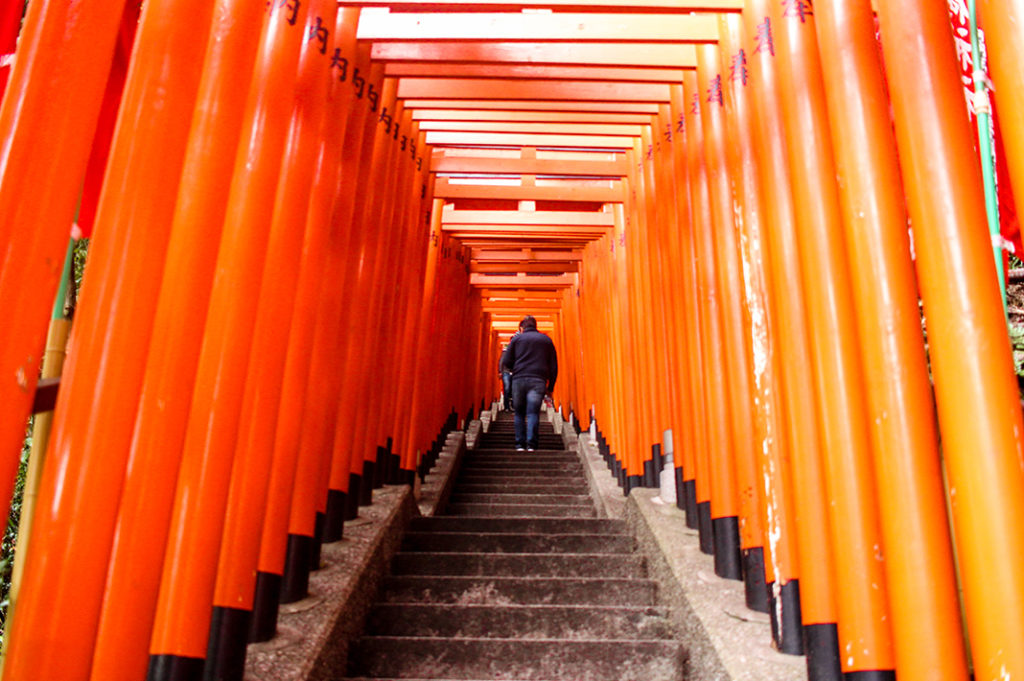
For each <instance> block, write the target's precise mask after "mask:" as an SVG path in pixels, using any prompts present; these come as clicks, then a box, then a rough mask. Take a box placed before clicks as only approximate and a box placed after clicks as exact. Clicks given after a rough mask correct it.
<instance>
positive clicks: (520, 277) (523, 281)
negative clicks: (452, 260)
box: [469, 274, 576, 289]
mask: <svg viewBox="0 0 1024 681" xmlns="http://www.w3.org/2000/svg"><path fill="white" fill-rule="evenodd" d="M574 283H576V281H575V277H573V276H572V275H571V274H562V275H552V276H545V275H528V274H517V275H515V276H503V275H500V274H498V275H490V274H470V275H469V285H470V286H483V287H494V288H504V287H506V286H507V287H510V288H524V287H529V288H533V289H542V288H563V287H565V286H572V285H573V284H574Z"/></svg>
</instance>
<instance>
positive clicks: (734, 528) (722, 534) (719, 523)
mask: <svg viewBox="0 0 1024 681" xmlns="http://www.w3.org/2000/svg"><path fill="white" fill-rule="evenodd" d="M711 525H712V527H713V528H714V535H715V574H716V575H718V576H719V577H721V578H723V579H743V561H742V559H741V558H740V519H739V518H737V517H736V516H734V515H731V516H725V517H724V518H714V519H713V520H712V521H711Z"/></svg>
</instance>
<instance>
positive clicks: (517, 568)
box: [391, 551, 647, 578]
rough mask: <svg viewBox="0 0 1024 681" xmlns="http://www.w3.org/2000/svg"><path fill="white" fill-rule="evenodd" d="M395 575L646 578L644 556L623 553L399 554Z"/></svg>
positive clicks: (393, 561)
mask: <svg viewBox="0 0 1024 681" xmlns="http://www.w3.org/2000/svg"><path fill="white" fill-rule="evenodd" d="M391 574H393V575H444V576H454V575H463V576H477V577H481V576H494V577H594V576H600V577H623V578H624V577H646V576H647V568H646V564H645V562H644V558H643V556H640V555H638V554H632V553H630V554H621V553H575V554H572V553H555V554H538V553H435V552H426V551H423V552H409V551H399V552H398V553H396V554H395V557H394V559H393V560H392V562H391Z"/></svg>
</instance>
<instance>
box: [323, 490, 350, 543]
mask: <svg viewBox="0 0 1024 681" xmlns="http://www.w3.org/2000/svg"><path fill="white" fill-rule="evenodd" d="M346 496H348V495H346V494H345V493H344V492H342V491H341V490H337V489H329V490H327V513H326V514H324V541H325V542H326V543H328V544H329V543H331V542H335V541H340V540H341V538H342V537H343V536H345V497H346Z"/></svg>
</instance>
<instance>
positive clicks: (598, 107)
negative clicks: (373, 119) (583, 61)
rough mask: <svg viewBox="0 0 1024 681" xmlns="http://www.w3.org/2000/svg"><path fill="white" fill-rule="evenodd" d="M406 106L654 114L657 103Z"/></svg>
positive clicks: (440, 102) (415, 103)
mask: <svg viewBox="0 0 1024 681" xmlns="http://www.w3.org/2000/svg"><path fill="white" fill-rule="evenodd" d="M405 108H406V109H413V110H420V109H466V110H475V109H480V110H485V111H487V110H490V111H590V112H605V111H609V112H614V113H639V114H652V115H653V114H657V113H658V105H657V104H655V103H650V104H648V103H645V102H539V101H536V100H524V99H516V100H512V99H492V100H486V99H484V100H480V99H476V100H459V99H450V98H449V99H407V100H405Z"/></svg>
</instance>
